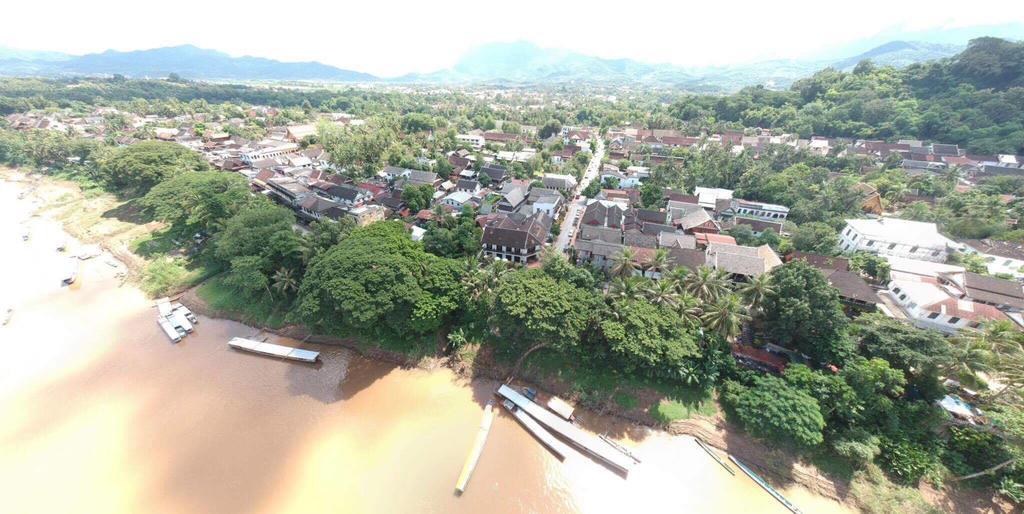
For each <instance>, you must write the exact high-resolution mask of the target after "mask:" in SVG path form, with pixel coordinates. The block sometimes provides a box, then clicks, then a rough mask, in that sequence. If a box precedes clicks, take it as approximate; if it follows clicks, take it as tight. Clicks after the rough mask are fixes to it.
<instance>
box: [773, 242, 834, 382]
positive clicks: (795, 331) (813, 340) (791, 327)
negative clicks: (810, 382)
mask: <svg viewBox="0 0 1024 514" xmlns="http://www.w3.org/2000/svg"><path fill="white" fill-rule="evenodd" d="M771 275H772V280H771V283H772V291H771V292H770V293H769V294H767V295H765V299H764V303H763V307H762V310H763V313H764V314H763V316H764V326H765V331H766V332H767V333H768V335H769V337H771V338H772V339H773V340H774V341H776V342H778V343H779V344H782V345H788V346H792V347H794V348H796V349H797V350H799V351H801V352H803V353H805V354H807V355H809V356H810V357H811V358H812V359H815V360H818V361H822V362H835V363H842V361H843V360H844V359H845V358H846V357H848V356H849V355H850V354H851V353H852V350H853V348H852V346H853V345H852V344H851V343H850V341H849V339H848V337H847V335H846V325H847V321H846V316H845V315H844V314H843V309H842V306H841V304H840V303H839V295H838V292H837V291H836V289H835V288H834V287H832V286H831V285H830V284H829V283H828V281H827V280H826V279H825V276H824V275H822V274H821V272H820V271H818V270H816V269H814V268H812V267H810V266H808V265H807V264H806V263H804V262H802V261H793V262H790V263H787V264H784V265H782V266H779V267H777V268H775V269H774V270H772V271H771Z"/></svg>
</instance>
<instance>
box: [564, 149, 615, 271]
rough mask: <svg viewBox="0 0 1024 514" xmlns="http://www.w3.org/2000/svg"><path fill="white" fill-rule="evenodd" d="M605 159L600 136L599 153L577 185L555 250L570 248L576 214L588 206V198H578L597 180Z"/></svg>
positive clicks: (591, 160)
mask: <svg viewBox="0 0 1024 514" xmlns="http://www.w3.org/2000/svg"><path fill="white" fill-rule="evenodd" d="M603 157H604V141H602V140H601V138H600V136H598V139H597V151H596V152H595V153H594V156H593V157H592V158H591V159H590V164H588V165H587V171H586V172H584V173H583V179H582V180H580V183H579V184H577V185H576V189H575V190H573V192H572V194H573V196H572V197H571V198H572V199H571V200H569V207H568V208H567V209H566V210H565V218H563V219H562V227H561V229H560V231H559V233H558V239H556V240H555V248H557V249H558V251H559V252H564V251H565V248H566V247H567V246H569V243H570V242H571V241H572V236H570V235H569V231H570V230H572V231H573V236H575V235H576V234H575V229H576V228H577V220H576V213H577V212H583V209H584V207H585V206H586V201H587V200H586V198H582V197H580V198H577V196H576V195H578V194H579V193H580V192H582V191H583V190H584V189H586V188H587V186H588V185H590V182H591V181H592V180H595V179H597V177H598V173H599V172H600V171H601V159H602V158H603Z"/></svg>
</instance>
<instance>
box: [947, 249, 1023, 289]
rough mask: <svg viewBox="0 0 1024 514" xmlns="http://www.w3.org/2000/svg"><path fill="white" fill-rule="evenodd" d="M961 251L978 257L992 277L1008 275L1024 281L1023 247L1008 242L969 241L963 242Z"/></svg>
mask: <svg viewBox="0 0 1024 514" xmlns="http://www.w3.org/2000/svg"><path fill="white" fill-rule="evenodd" d="M962 251H963V252H964V253H967V254H976V255H980V256H981V258H983V259H985V266H986V268H988V272H989V273H990V274H992V275H1010V276H1012V277H1013V278H1016V279H1018V280H1019V279H1024V245H1021V244H1019V243H1011V242H1009V241H996V240H990V239H969V240H967V241H964V246H963V248H962Z"/></svg>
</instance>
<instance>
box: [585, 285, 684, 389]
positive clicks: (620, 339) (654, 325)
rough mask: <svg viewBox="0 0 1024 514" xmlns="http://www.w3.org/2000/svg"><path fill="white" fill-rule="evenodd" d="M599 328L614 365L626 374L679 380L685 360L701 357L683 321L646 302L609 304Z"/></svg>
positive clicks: (663, 308) (623, 301)
mask: <svg viewBox="0 0 1024 514" xmlns="http://www.w3.org/2000/svg"><path fill="white" fill-rule="evenodd" d="M598 328H599V331H600V334H601V336H602V337H603V338H604V341H605V343H606V344H607V345H608V349H609V350H610V351H611V353H612V355H613V361H614V362H615V363H616V364H617V365H618V366H621V367H622V368H623V369H624V371H626V372H627V373H635V372H640V373H643V374H645V375H648V376H656V377H668V378H678V370H679V369H680V367H681V366H682V365H683V362H684V360H686V359H691V358H696V357H698V356H699V355H700V352H699V350H698V347H697V343H696V336H695V335H694V334H693V333H692V332H691V330H690V327H688V326H687V325H686V323H685V322H684V321H683V319H682V318H681V317H679V315H678V314H676V313H675V312H674V311H673V310H671V309H670V308H668V307H664V306H660V305H654V304H652V303H650V302H648V301H647V300H642V299H641V300H637V299H619V300H616V301H614V302H612V304H611V306H610V307H609V308H608V312H607V313H606V314H604V315H603V316H601V321H600V322H599V323H598Z"/></svg>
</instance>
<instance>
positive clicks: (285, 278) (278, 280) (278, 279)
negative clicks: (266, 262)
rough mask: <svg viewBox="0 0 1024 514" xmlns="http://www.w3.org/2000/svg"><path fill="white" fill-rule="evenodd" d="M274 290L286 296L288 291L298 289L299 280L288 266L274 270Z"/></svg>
mask: <svg viewBox="0 0 1024 514" xmlns="http://www.w3.org/2000/svg"><path fill="white" fill-rule="evenodd" d="M274 290H275V291H277V292H278V293H281V295H282V296H287V295H288V293H289V292H292V291H298V290H299V281H298V280H296V279H295V275H294V274H293V273H292V270H291V269H289V268H281V269H279V270H277V271H276V272H274Z"/></svg>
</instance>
